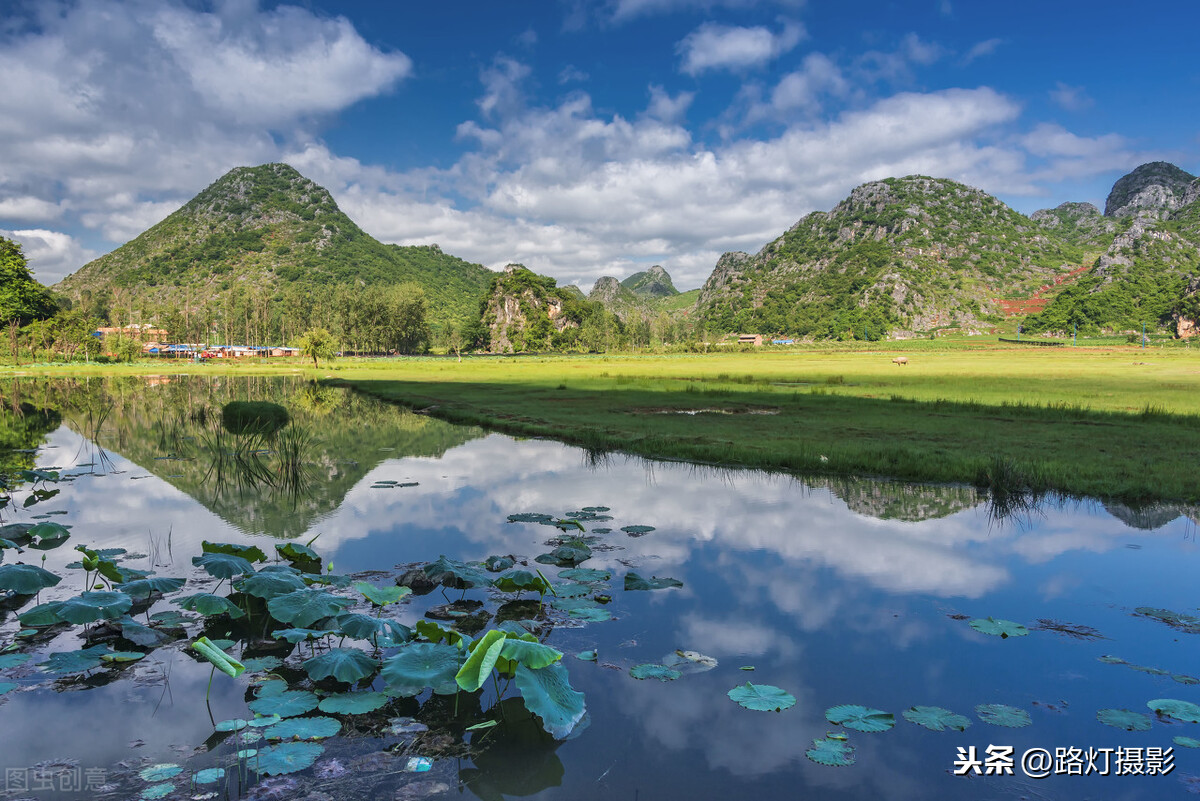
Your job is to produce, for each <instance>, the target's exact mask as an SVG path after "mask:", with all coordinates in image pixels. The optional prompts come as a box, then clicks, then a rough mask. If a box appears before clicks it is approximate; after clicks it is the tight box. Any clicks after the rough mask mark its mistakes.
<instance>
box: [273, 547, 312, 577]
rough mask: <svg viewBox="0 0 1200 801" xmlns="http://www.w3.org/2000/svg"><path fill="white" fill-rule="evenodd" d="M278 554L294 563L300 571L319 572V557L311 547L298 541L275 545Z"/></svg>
mask: <svg viewBox="0 0 1200 801" xmlns="http://www.w3.org/2000/svg"><path fill="white" fill-rule="evenodd" d="M275 550H276V551H278V552H279V555H280V556H282V557H283V558H284V559H286V560H287V561H288V562H290V563H291V564H292V565H295V566H296V567H298V568H299V569H300V571H301V572H302V573H319V572H320V571H321V557H320V555H319V554H317V552H316V551H314V550H313V549H312V548H309V547H308V546H307V545H303V544H301V543H299V542H288V543H280V544H279V545H276V546H275Z"/></svg>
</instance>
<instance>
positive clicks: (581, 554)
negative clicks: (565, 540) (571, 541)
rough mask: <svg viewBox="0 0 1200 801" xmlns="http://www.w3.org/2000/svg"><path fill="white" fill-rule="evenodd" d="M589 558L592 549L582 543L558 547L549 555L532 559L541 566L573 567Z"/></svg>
mask: <svg viewBox="0 0 1200 801" xmlns="http://www.w3.org/2000/svg"><path fill="white" fill-rule="evenodd" d="M571 522H575V521H571ZM581 528H582V527H581ZM591 558H592V549H591V548H589V547H587V546H586V545H584V544H583V543H579V544H576V545H560V546H558V547H557V548H555V549H554V550H553V551H551V552H550V553H544V554H540V555H538V556H536V557H534V561H535V562H539V563H541V564H543V565H555V566H557V567H575V565H577V564H579V563H580V562H584V561H587V560H588V559H591Z"/></svg>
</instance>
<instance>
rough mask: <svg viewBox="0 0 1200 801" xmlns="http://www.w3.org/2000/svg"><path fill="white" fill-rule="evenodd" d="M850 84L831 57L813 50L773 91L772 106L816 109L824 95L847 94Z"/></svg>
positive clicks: (785, 109) (780, 108)
mask: <svg viewBox="0 0 1200 801" xmlns="http://www.w3.org/2000/svg"><path fill="white" fill-rule="evenodd" d="M848 90H849V83H848V82H847V81H846V79H845V77H843V75H842V71H841V70H840V69H838V66H837V65H836V64H834V63H833V61H832V60H830V58H829V57H828V56H825V55H823V54H821V53H811V54H809V55H808V56H806V57H805V59H804V63H803V65H802V66H801V68H800V69H798V70H796V71H794V72H789V73H788V74H787V75H785V76H783V78H782V79H781V80H780V81H779V83H778V84H777V85H776V86H775V88H774V90H772V92H771V106H772V107H773V108H774V109H775V110H777V111H792V110H795V109H801V110H805V111H812V110H816V109H817V108H819V106H820V98H821V95H823V94H830V95H834V96H841V95H844V94H845V93H846V92H847V91H848Z"/></svg>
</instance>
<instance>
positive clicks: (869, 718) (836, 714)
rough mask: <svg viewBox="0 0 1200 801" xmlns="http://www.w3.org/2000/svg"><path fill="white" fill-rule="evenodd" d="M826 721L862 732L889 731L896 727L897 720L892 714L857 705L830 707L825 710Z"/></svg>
mask: <svg viewBox="0 0 1200 801" xmlns="http://www.w3.org/2000/svg"><path fill="white" fill-rule="evenodd" d="M825 719H826V720H828V721H829V722H830V723H838V724H841V725H842V726H845V727H846V728H847V729H854V730H855V731H862V732H880V731H887V730H888V729H890V728H892V727H893V726H895V725H896V718H895V717H894V716H893V715H892V714H891V713H889V712H884V711H883V710H882V709H868V708H867V707H865V706H858V705H856V704H844V705H842V706H835V707H830V708H829V709H827V710H825Z"/></svg>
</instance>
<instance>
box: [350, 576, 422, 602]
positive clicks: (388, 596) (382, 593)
mask: <svg viewBox="0 0 1200 801" xmlns="http://www.w3.org/2000/svg"><path fill="white" fill-rule="evenodd" d="M354 589H356V590H358V591H359V592H360V593H362V596H363V597H364V598H366V599H367V600H368V601H370V602H371V603H373V604H375V605H376V606H387V605H388V604H394V603H396V602H397V601H399V600H400V599H402V598H404V597H405V596H406V595H411V594H412V589H411V588H409V587H376V586H375V585H374V584H371V583H369V582H366V581H356V582H355V583H354Z"/></svg>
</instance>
